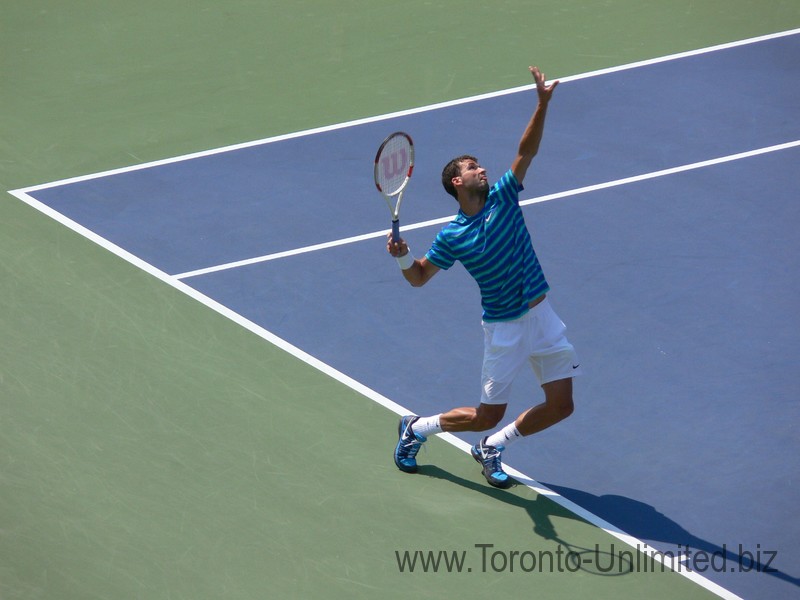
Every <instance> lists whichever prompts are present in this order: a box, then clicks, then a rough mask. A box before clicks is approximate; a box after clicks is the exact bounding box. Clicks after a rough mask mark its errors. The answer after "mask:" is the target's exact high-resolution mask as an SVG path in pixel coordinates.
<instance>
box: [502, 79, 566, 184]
mask: <svg viewBox="0 0 800 600" xmlns="http://www.w3.org/2000/svg"><path fill="white" fill-rule="evenodd" d="M528 70H529V71H530V72H531V75H533V79H534V81H536V93H537V95H538V97H539V103H538V105H537V106H536V111H535V112H534V113H533V116H532V117H531V120H530V121H529V122H528V126H527V127H526V128H525V132H524V133H523V134H522V138H521V139H520V141H519V148H518V149H517V156H516V158H515V159H514V161H513V162H512V163H511V171H512V172H513V173H514V176H515V177H516V178H517V181H519V182H520V183H522V180H523V179H525V175H526V174H527V172H528V167H529V166H530V164H531V161H532V160H533V157H534V156H536V154H537V153H538V152H539V144H540V143H541V141H542V135H543V134H544V121H545V118H546V117H547V105H548V103H549V102H550V98H551V97H552V95H553V90H555V89H556V86H557V85H558V81H554V82H553V83H551V84H550V85H545V78H544V73H542V72H541V71H539V68H538V67H528Z"/></svg>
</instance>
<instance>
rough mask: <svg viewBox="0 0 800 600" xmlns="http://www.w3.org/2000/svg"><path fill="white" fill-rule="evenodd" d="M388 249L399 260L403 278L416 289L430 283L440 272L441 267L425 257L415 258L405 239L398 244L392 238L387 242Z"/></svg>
mask: <svg viewBox="0 0 800 600" xmlns="http://www.w3.org/2000/svg"><path fill="white" fill-rule="evenodd" d="M386 249H387V250H388V251H389V254H391V255H392V256H394V257H395V258H396V259H397V262H398V264H400V268H401V269H402V273H403V277H405V278H406V281H408V283H410V284H411V285H412V286H414V287H420V286H423V285H425V284H426V283H428V281H429V280H430V278H431V277H433V276H434V275H436V273H438V272H439V267H437V266H436V265H435V264H433V263H432V262H430V261H429V260H428V259H427V258H425V257H424V256H423V257H422V258H414V257H413V255H412V254H410V250H409V249H408V244H406V241H405V240H403V239H400V240H399V241H397V242H394V241H392V236H391V234H389V238H388V240H387V241H386Z"/></svg>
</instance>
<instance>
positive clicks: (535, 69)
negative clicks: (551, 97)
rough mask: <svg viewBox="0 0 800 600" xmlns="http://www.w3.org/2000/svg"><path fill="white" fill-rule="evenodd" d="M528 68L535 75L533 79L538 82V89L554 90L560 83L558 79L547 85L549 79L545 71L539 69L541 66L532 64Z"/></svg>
mask: <svg viewBox="0 0 800 600" xmlns="http://www.w3.org/2000/svg"><path fill="white" fill-rule="evenodd" d="M528 70H529V71H530V72H531V75H533V79H534V81H535V82H536V89H537V90H540V91H545V90H546V91H548V92H552V91H553V90H554V89H555V87H556V86H557V85H558V80H556V81H554V82H553V83H551V84H550V85H549V86H545V82H546V81H547V79H546V78H545V76H544V73H542V72H541V71H540V70H539V67H533V66H530V67H528Z"/></svg>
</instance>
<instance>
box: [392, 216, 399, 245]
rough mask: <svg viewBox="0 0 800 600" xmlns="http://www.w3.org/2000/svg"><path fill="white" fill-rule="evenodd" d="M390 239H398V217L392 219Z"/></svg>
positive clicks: (397, 240) (394, 240)
mask: <svg viewBox="0 0 800 600" xmlns="http://www.w3.org/2000/svg"><path fill="white" fill-rule="evenodd" d="M392 241H393V242H399V241H400V219H394V220H393V221H392Z"/></svg>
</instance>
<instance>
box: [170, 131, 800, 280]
mask: <svg viewBox="0 0 800 600" xmlns="http://www.w3.org/2000/svg"><path fill="white" fill-rule="evenodd" d="M797 146H800V140H795V141H793V142H786V143H783V144H776V145H774V146H766V147H764V148H757V149H756V150H748V151H747V152H738V153H736V154H729V155H728V156H721V157H719V158H712V159H709V160H703V161H700V162H695V163H690V164H686V165H680V166H678V167H670V168H669V169H661V170H660V171H653V172H651V173H644V174H642V175H634V176H632V177H625V178H623V179H615V180H614V181H607V182H605V183H596V184H593V185H587V186H584V187H579V188H574V189H571V190H566V191H563V192H556V193H555V194H548V195H546V196H538V197H536V198H531V199H529V200H521V201H520V206H528V205H531V204H536V203H539V202H547V201H548V200H557V199H560V198H568V197H570V196H577V195H579V194H586V193H589V192H596V191H598V190H604V189H607V188H612V187H617V186H621V185H627V184H629V183H636V182H638V181H646V180H648V179H656V178H657V177H665V176H667V175H674V174H676V173H683V172H685V171H693V170H695V169H702V168H705V167H711V166H714V165H719V164H722V163H727V162H731V161H734V160H741V159H743V158H751V157H753V156H758V155H760V154H767V153H770V152H778V151H780V150H787V149H789V148H795V147H797ZM453 217H454V215H449V216H447V217H440V218H437V219H431V220H429V221H422V222H419V223H410V224H409V225H403V231H409V230H412V229H422V228H424V227H431V226H434V225H442V224H444V223H449V222H450V221H451V220H452V219H453ZM387 233H388V230H387V229H383V230H381V231H373V232H371V233H363V234H361V235H355V236H351V237H346V238H342V239H339V240H332V241H330V242H322V243H320V244H313V245H311V246H303V247H302V248H295V249H293V250H284V251H282V252H274V253H272V254H264V255H263V256H256V257H253V258H246V259H243V260H237V261H234V262H228V263H225V264H221V265H216V266H213V267H205V268H203V269H195V270H194V271H186V272H185V273H178V274H177V275H173V277H175V278H176V279H188V278H190V277H197V276H199V275H208V274H209V273H217V272H219V271H226V270H229V269H236V268H239V267H246V266H248V265H254V264H257V263H262V262H267V261H271V260H277V259H279V258H287V257H290V256H297V255H298V254H305V253H307V252H315V251H317V250H325V249H327V248H335V247H336V246H344V245H347V244H354V243H356V242H362V241H364V240H370V239H374V238H379V237H386V234H387Z"/></svg>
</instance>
